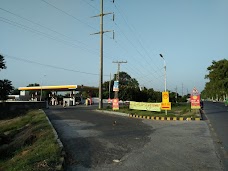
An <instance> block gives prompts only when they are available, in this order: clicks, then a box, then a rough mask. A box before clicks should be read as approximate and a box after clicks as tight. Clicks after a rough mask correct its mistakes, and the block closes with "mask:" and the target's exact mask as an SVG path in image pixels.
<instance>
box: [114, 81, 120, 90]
mask: <svg viewBox="0 0 228 171" xmlns="http://www.w3.org/2000/svg"><path fill="white" fill-rule="evenodd" d="M113 91H119V81H114V85H113Z"/></svg>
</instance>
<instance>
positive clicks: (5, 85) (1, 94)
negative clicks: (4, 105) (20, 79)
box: [0, 79, 14, 100]
mask: <svg viewBox="0 0 228 171" xmlns="http://www.w3.org/2000/svg"><path fill="white" fill-rule="evenodd" d="M13 89H14V88H13V86H12V83H11V81H9V80H6V79H4V80H0V99H1V100H6V99H7V96H8V95H9V94H10V93H11V92H12V91H13Z"/></svg>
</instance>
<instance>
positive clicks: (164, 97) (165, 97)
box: [162, 91, 169, 103]
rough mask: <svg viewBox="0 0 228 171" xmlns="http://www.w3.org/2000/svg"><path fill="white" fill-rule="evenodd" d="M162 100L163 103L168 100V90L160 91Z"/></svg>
mask: <svg viewBox="0 0 228 171" xmlns="http://www.w3.org/2000/svg"><path fill="white" fill-rule="evenodd" d="M162 102H164V103H168V102H169V92H168V91H165V92H162Z"/></svg>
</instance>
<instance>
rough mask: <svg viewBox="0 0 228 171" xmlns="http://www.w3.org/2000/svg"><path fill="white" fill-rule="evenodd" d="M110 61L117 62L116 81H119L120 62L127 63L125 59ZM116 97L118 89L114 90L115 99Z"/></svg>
mask: <svg viewBox="0 0 228 171" xmlns="http://www.w3.org/2000/svg"><path fill="white" fill-rule="evenodd" d="M112 63H117V64H118V68H117V74H116V81H119V79H120V64H122V63H127V61H113V62H112ZM117 98H118V91H115V99H117Z"/></svg>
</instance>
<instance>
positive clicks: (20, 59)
mask: <svg viewBox="0 0 228 171" xmlns="http://www.w3.org/2000/svg"><path fill="white" fill-rule="evenodd" d="M2 55H3V56H5V57H7V58H11V59H14V60H18V61H20V62H26V63H31V64H36V65H40V66H45V67H49V68H54V69H60V70H64V71H70V72H76V73H81V74H87V75H99V74H95V73H89V72H84V71H78V70H73V69H68V68H63V67H59V66H54V65H49V64H43V63H40V62H36V61H32V60H28V59H24V58H19V57H14V56H10V55H7V54H2ZM104 76H106V77H107V76H109V75H104Z"/></svg>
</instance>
